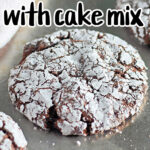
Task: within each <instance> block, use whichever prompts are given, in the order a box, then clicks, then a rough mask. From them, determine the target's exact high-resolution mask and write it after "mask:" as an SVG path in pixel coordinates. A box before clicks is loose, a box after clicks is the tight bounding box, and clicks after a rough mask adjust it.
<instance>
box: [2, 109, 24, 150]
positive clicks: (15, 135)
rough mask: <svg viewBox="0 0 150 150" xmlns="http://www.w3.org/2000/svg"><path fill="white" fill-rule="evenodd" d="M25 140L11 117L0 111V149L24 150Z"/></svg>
mask: <svg viewBox="0 0 150 150" xmlns="http://www.w3.org/2000/svg"><path fill="white" fill-rule="evenodd" d="M26 146H27V141H26V139H25V137H24V135H23V133H22V131H21V129H20V127H19V126H18V124H17V123H15V122H14V121H13V120H12V118H11V117H9V116H7V115H6V114H5V113H3V112H0V150H25V149H26Z"/></svg>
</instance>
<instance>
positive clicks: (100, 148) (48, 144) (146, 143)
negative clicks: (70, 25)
mask: <svg viewBox="0 0 150 150" xmlns="http://www.w3.org/2000/svg"><path fill="white" fill-rule="evenodd" d="M83 2H84V4H85V8H86V9H88V8H89V9H95V8H99V9H102V10H103V11H104V12H105V11H106V9H107V8H115V0H93V1H92V0H85V1H83ZM76 3H77V1H76V0H61V1H60V0H44V6H45V8H48V9H50V10H51V11H52V13H53V11H54V10H55V9H56V8H64V9H68V8H74V9H75V8H76ZM85 28H87V27H85ZM59 29H66V28H56V27H55V26H54V25H52V26H51V27H35V28H28V27H25V28H21V29H20V30H19V31H18V33H17V34H16V36H15V37H14V38H13V40H12V41H11V43H9V45H7V47H5V54H4V55H3V57H0V111H3V112H5V113H7V114H8V115H10V116H11V117H12V118H13V119H14V120H15V121H16V122H18V124H19V125H20V127H21V128H22V130H23V132H24V134H25V136H26V139H27V141H28V150H50V149H51V150H76V149H79V150H91V149H92V150H150V111H149V110H150V104H149V98H148V100H147V103H146V105H145V107H144V109H143V111H142V113H141V114H140V115H139V116H138V117H137V118H136V120H135V121H134V122H133V123H131V124H130V125H129V126H128V127H126V128H125V129H124V130H123V131H122V133H117V134H115V135H112V136H109V137H102V136H99V137H95V136H88V137H80V136H70V137H65V136H62V135H61V134H59V133H56V132H53V131H51V132H46V131H43V130H41V129H39V128H35V127H34V125H33V124H32V123H31V122H30V121H28V120H27V119H26V118H25V117H23V115H21V114H20V113H19V112H18V111H16V110H15V108H14V106H13V105H12V104H11V101H10V98H9V95H8V90H7V80H8V76H9V70H10V68H12V67H14V66H15V65H16V64H18V62H19V61H20V59H21V56H22V48H23V46H24V44H25V43H26V42H28V41H31V40H33V39H35V38H38V37H41V36H44V35H45V34H48V33H52V32H54V31H56V30H59ZM88 29H93V30H97V31H101V32H107V33H112V34H114V35H117V36H119V37H121V38H122V39H124V40H126V41H127V42H128V43H130V44H132V45H133V46H134V47H136V48H137V49H138V50H139V53H140V54H141V56H142V58H143V60H144V61H145V63H146V66H147V67H148V68H150V47H147V46H142V45H140V43H139V42H138V41H137V40H136V39H134V37H133V36H132V34H131V33H130V32H129V30H127V29H124V28H112V27H111V28H108V27H106V26H105V25H104V26H102V27H98V28H96V27H91V28H88ZM0 51H1V50H0ZM148 76H150V71H149V70H148ZM149 92H150V91H148V93H149ZM77 141H80V142H81V146H77V144H76V142H77Z"/></svg>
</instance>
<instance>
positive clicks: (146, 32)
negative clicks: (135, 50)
mask: <svg viewBox="0 0 150 150" xmlns="http://www.w3.org/2000/svg"><path fill="white" fill-rule="evenodd" d="M128 4H130V6H131V7H132V8H133V9H135V10H137V9H138V8H142V9H143V13H142V16H141V19H142V21H143V23H144V24H145V26H144V27H140V28H139V27H136V26H133V27H131V29H132V31H133V34H134V35H135V37H136V38H137V39H139V40H140V41H141V43H143V44H147V45H150V1H149V0H117V8H121V9H124V8H125V5H128Z"/></svg>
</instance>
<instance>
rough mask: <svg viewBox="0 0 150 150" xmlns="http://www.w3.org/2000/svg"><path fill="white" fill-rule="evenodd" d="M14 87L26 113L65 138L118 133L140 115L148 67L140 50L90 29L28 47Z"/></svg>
mask: <svg viewBox="0 0 150 150" xmlns="http://www.w3.org/2000/svg"><path fill="white" fill-rule="evenodd" d="M8 84H9V85H8V88H9V94H10V98H11V101H12V102H13V103H14V104H15V106H16V108H17V109H18V110H19V111H20V112H21V113H23V114H24V115H25V116H26V117H27V118H28V119H29V120H31V121H32V122H33V123H35V124H36V125H38V126H40V127H41V128H43V129H57V130H59V131H60V132H61V133H62V134H63V135H88V134H96V133H101V132H103V131H107V130H111V129H112V128H116V127H118V126H119V125H120V124H122V123H123V122H124V121H125V120H126V119H127V118H129V117H130V116H133V115H134V114H136V113H137V112H139V110H140V107H141V105H142V104H143V102H144V97H145V94H146V91H147V87H148V86H147V74H146V67H145V65H144V62H143V61H142V59H141V57H140V56H139V54H138V52H137V50H136V49H135V48H133V47H132V46H131V45H129V44H128V43H126V42H125V41H123V40H121V39H120V38H118V37H116V36H113V35H111V34H104V33H100V32H96V31H90V30H85V29H82V30H78V29H74V30H67V31H58V32H55V33H53V34H50V35H46V36H45V37H44V38H40V39H37V40H34V41H32V42H30V43H27V44H26V45H25V48H24V54H23V59H22V60H21V62H20V63H19V65H17V66H16V67H15V68H13V69H12V70H11V72H10V78H9V82H8Z"/></svg>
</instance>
